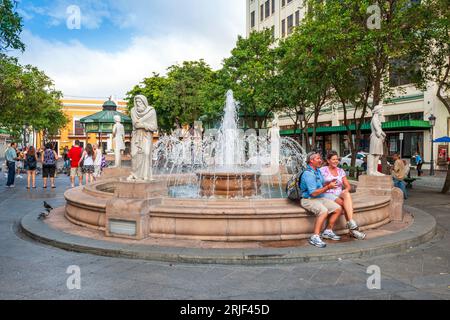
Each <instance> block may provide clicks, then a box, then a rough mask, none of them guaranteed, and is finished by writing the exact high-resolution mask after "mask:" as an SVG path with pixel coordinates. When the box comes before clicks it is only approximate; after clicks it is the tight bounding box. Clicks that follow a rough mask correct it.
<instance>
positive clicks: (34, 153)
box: [5, 140, 106, 189]
mask: <svg viewBox="0 0 450 320" xmlns="http://www.w3.org/2000/svg"><path fill="white" fill-rule="evenodd" d="M5 158H6V159H5V165H6V171H7V172H5V177H7V182H6V186H7V187H9V188H14V187H15V184H14V182H15V178H16V177H17V178H23V177H22V175H21V173H22V171H23V170H25V171H26V173H27V189H31V188H33V189H36V175H37V174H39V173H40V172H42V178H43V179H42V180H43V185H42V187H43V188H44V189H46V188H47V185H48V181H49V180H50V188H56V185H55V177H56V175H57V171H58V170H57V162H58V160H59V156H58V153H57V152H56V151H55V150H54V146H53V144H52V143H47V144H45V147H43V148H40V149H39V150H36V149H35V148H34V147H33V146H27V147H25V148H22V149H19V148H18V147H17V144H16V143H15V142H12V143H11V144H10V146H9V147H8V148H7V149H6V152H5ZM62 158H63V161H64V164H63V172H64V173H66V174H67V175H69V176H70V182H71V186H72V187H75V179H76V178H77V177H78V185H79V186H81V185H83V178H84V179H85V182H84V183H85V184H89V183H93V182H94V181H95V180H97V179H98V178H99V177H100V176H101V174H102V170H103V168H104V167H106V161H105V156H104V154H102V152H101V149H100V148H98V146H97V145H96V144H94V145H92V144H90V143H89V144H87V145H86V148H85V149H83V148H82V147H81V146H80V141H79V140H76V141H75V144H74V146H72V148H70V150H69V148H68V147H65V148H64V150H63V153H62ZM39 164H41V165H40V166H39Z"/></svg>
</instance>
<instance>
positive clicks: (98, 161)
mask: <svg viewBox="0 0 450 320" xmlns="http://www.w3.org/2000/svg"><path fill="white" fill-rule="evenodd" d="M92 147H93V148H94V152H95V159H94V180H97V178H100V175H101V174H102V157H103V154H102V152H101V149H99V148H98V145H97V144H94V145H93V146H92Z"/></svg>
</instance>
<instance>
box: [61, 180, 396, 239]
mask: <svg viewBox="0 0 450 320" xmlns="http://www.w3.org/2000/svg"><path fill="white" fill-rule="evenodd" d="M123 183H124V182H123V181H120V180H118V179H111V180H103V181H100V182H97V183H95V184H92V185H89V186H84V187H78V188H74V189H70V190H68V191H66V193H65V198H66V201H67V203H66V208H65V216H66V218H67V219H68V220H70V221H71V222H72V223H74V224H77V225H81V226H84V227H88V228H92V229H97V230H102V231H106V229H107V226H108V214H107V205H108V203H111V202H110V201H113V200H114V198H115V196H114V194H113V193H111V190H114V189H116V188H120V187H124V186H120V185H121V184H123ZM353 199H354V206H355V215H354V219H355V220H356V221H357V223H358V225H359V226H360V228H361V229H362V230H365V229H372V228H377V227H379V226H381V225H384V224H386V223H388V222H390V220H391V218H390V211H391V201H392V199H391V196H389V195H367V194H366V193H358V192H357V193H354V194H353ZM157 200H158V201H154V202H153V203H154V205H151V206H149V207H148V208H147V209H145V210H146V211H145V212H143V213H142V212H140V213H139V214H140V215H144V216H145V219H143V220H142V221H144V223H145V226H143V227H142V230H145V234H144V235H141V236H142V237H141V238H145V237H154V238H169V239H194V240H210V241H265V240H271V241H273V240H288V239H289V240H291V239H304V238H307V237H309V236H310V235H311V234H312V232H313V228H314V221H315V217H314V216H311V215H310V214H308V213H307V212H306V211H305V210H304V209H303V208H302V207H300V206H299V205H298V204H296V203H293V202H291V201H290V200H287V199H177V198H169V197H168V196H162V197H158V199H157ZM125 201H126V202H127V203H129V204H131V205H134V204H135V203H137V202H139V201H142V199H138V198H136V199H132V198H127V199H125ZM130 208H133V206H131V207H130ZM124 214H133V212H124ZM336 232H337V233H338V234H342V233H345V232H347V230H346V227H345V219H344V217H341V218H340V219H339V221H338V223H337V225H336Z"/></svg>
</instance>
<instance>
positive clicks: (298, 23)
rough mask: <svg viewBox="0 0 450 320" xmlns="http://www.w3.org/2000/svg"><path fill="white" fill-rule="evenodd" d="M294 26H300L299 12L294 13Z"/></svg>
mask: <svg viewBox="0 0 450 320" xmlns="http://www.w3.org/2000/svg"><path fill="white" fill-rule="evenodd" d="M295 25H296V26H297V27H298V26H299V25H300V11H299V10H297V11H295Z"/></svg>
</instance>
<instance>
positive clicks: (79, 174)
mask: <svg viewBox="0 0 450 320" xmlns="http://www.w3.org/2000/svg"><path fill="white" fill-rule="evenodd" d="M70 176H71V177H82V176H83V171H82V170H81V168H80V167H76V168H70Z"/></svg>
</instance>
